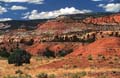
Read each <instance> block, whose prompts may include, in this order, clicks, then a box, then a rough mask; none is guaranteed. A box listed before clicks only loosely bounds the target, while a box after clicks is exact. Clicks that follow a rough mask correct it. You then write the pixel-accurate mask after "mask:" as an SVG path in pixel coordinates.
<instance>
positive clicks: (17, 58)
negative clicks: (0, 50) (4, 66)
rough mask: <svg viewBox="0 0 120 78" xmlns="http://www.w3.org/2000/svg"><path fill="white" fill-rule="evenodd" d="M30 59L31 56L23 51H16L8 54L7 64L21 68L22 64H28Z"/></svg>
mask: <svg viewBox="0 0 120 78" xmlns="http://www.w3.org/2000/svg"><path fill="white" fill-rule="evenodd" d="M30 58H31V55H30V54H29V53H28V52H26V51H25V50H21V49H16V50H14V51H13V52H12V53H11V54H10V56H9V58H8V63H9V64H15V65H16V66H21V65H22V64H23V63H26V64H29V63H30Z"/></svg>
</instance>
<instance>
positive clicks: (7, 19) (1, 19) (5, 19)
mask: <svg viewBox="0 0 120 78" xmlns="http://www.w3.org/2000/svg"><path fill="white" fill-rule="evenodd" d="M10 20H12V19H11V18H0V21H10Z"/></svg>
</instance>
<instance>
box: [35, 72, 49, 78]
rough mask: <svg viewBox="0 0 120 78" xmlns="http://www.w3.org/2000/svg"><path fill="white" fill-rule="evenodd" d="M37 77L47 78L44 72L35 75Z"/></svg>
mask: <svg viewBox="0 0 120 78" xmlns="http://www.w3.org/2000/svg"><path fill="white" fill-rule="evenodd" d="M36 77H37V78H48V75H47V74H46V73H40V74H38V75H36Z"/></svg>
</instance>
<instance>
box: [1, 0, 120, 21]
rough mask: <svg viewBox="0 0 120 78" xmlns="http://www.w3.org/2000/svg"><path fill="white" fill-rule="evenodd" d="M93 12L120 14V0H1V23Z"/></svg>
mask: <svg viewBox="0 0 120 78" xmlns="http://www.w3.org/2000/svg"><path fill="white" fill-rule="evenodd" d="M91 12H120V0H0V21H6V20H34V19H49V18H55V17H57V16H59V15H67V14H78V13H91Z"/></svg>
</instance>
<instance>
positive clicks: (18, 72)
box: [0, 57, 120, 78]
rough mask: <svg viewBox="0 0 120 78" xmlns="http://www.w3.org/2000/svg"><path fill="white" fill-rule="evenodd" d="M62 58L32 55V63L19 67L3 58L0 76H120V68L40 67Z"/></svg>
mask: <svg viewBox="0 0 120 78" xmlns="http://www.w3.org/2000/svg"><path fill="white" fill-rule="evenodd" d="M61 59H64V58H56V59H53V58H50V59H48V58H40V57H32V59H31V63H30V64H28V65H27V64H24V65H23V66H19V67H16V66H14V65H9V64H8V63H7V60H5V59H1V60H0V78H120V68H106V67H101V68H91V67H86V68H80V67H78V68H57V69H55V68H51V69H50V68H49V69H47V68H39V67H40V66H42V65H46V64H49V63H52V62H53V61H59V60H61ZM83 64H84V63H83ZM46 75H47V76H46ZM15 76H16V77H15ZM45 76H46V77H45Z"/></svg>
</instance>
